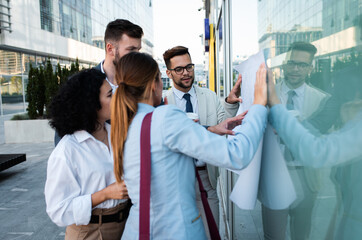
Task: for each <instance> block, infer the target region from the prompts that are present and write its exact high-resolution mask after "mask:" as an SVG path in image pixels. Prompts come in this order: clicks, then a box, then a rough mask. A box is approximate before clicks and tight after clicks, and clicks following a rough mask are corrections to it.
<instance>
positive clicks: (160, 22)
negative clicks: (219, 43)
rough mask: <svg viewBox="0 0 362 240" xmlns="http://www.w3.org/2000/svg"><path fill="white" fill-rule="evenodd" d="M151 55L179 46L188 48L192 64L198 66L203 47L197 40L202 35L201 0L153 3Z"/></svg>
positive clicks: (199, 40)
mask: <svg viewBox="0 0 362 240" xmlns="http://www.w3.org/2000/svg"><path fill="white" fill-rule="evenodd" d="M152 6H153V19H154V20H153V28H154V35H153V37H154V53H155V56H156V58H160V59H163V58H162V55H163V53H164V52H165V51H166V50H167V49H169V48H172V47H175V46H178V45H181V46H185V47H187V48H189V52H190V54H191V57H192V61H193V62H194V63H202V62H203V60H204V59H205V58H204V56H203V49H204V47H203V45H202V41H201V38H200V37H199V36H200V35H201V34H203V32H204V25H203V24H204V18H205V11H204V10H201V11H198V9H199V8H202V6H203V3H202V1H201V0H182V1H181V0H153V1H152Z"/></svg>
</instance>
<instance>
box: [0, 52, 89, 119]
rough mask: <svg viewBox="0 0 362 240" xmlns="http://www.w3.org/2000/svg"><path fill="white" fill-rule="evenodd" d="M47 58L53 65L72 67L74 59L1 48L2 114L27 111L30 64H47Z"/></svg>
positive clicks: (83, 65) (34, 65)
mask: <svg viewBox="0 0 362 240" xmlns="http://www.w3.org/2000/svg"><path fill="white" fill-rule="evenodd" d="M47 59H49V60H50V62H51V63H52V65H53V69H55V67H56V66H57V64H58V62H59V63H60V65H61V66H66V67H68V68H70V65H71V64H72V62H73V61H72V60H65V59H59V58H51V57H46V56H40V55H35V54H25V53H21V52H14V51H7V50H0V85H1V88H0V96H1V99H0V100H1V101H0V113H1V115H7V114H15V113H21V112H25V111H26V108H27V102H26V87H27V84H28V72H29V68H30V64H31V65H32V66H33V67H36V66H45V64H46V61H47ZM79 65H80V68H89V67H92V66H93V65H91V64H89V63H80V64H79Z"/></svg>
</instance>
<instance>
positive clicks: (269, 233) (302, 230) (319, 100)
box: [262, 42, 330, 240]
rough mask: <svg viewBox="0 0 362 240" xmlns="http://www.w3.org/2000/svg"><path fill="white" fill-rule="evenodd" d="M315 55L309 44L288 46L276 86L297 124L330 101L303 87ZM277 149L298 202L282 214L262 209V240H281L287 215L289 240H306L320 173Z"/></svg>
mask: <svg viewBox="0 0 362 240" xmlns="http://www.w3.org/2000/svg"><path fill="white" fill-rule="evenodd" d="M316 52H317V49H316V47H315V46H313V45H312V44H310V43H306V42H294V43H293V44H291V46H290V47H289V50H288V52H287V55H286V59H285V62H284V64H283V66H282V69H283V72H284V79H282V81H280V82H279V83H277V84H276V86H275V90H276V93H277V95H278V96H279V99H280V102H281V103H282V104H283V105H285V106H286V108H287V109H288V110H289V111H290V112H292V113H293V115H294V116H295V117H296V118H298V120H299V121H304V120H306V119H308V118H309V117H311V116H312V115H314V114H315V113H316V112H317V111H319V110H321V109H323V107H322V106H324V104H325V103H326V101H327V100H328V99H329V97H330V96H329V94H327V93H325V92H323V91H322V90H320V89H317V88H315V87H314V86H311V85H309V84H307V83H306V79H307V78H308V76H309V75H310V74H311V72H312V70H313V65H312V62H313V58H314V55H315V54H316ZM264 144H267V143H265V142H264ZM280 147H281V150H282V153H283V154H284V159H285V161H286V164H287V167H288V170H289V174H290V176H291V178H292V181H293V183H294V187H295V190H296V193H297V199H296V200H295V201H294V203H293V204H292V205H291V206H289V208H288V209H284V210H273V209H270V208H267V207H266V206H264V205H263V206H262V213H263V215H262V216H263V228H264V236H265V239H278V240H279V239H284V238H285V232H286V226H287V219H288V215H289V216H290V233H291V236H292V239H294V238H295V239H308V238H309V237H308V236H309V233H310V230H311V217H312V213H313V206H314V204H315V200H316V198H317V194H318V191H319V189H320V184H321V183H320V173H319V172H318V170H316V169H312V168H310V167H304V166H303V165H302V164H301V163H300V162H299V161H298V159H296V158H295V157H294V156H293V155H292V154H291V152H290V151H289V149H287V148H286V147H285V145H284V143H283V142H282V141H280ZM306 151H308V149H306Z"/></svg>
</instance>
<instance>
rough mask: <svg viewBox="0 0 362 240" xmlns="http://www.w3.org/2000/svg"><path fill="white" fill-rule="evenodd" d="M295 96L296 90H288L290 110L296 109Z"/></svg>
mask: <svg viewBox="0 0 362 240" xmlns="http://www.w3.org/2000/svg"><path fill="white" fill-rule="evenodd" d="M294 96H295V91H294V90H289V91H288V100H287V106H286V107H287V109H288V110H293V109H294V102H293V97H294Z"/></svg>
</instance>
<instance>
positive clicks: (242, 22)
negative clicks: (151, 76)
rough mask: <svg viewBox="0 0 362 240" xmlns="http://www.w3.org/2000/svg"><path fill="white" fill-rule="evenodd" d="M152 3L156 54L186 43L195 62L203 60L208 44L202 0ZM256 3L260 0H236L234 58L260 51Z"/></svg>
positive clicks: (159, 56)
mask: <svg viewBox="0 0 362 240" xmlns="http://www.w3.org/2000/svg"><path fill="white" fill-rule="evenodd" d="M220 1H221V0H220ZM152 5H153V9H154V12H153V17H154V22H153V24H154V54H155V57H156V58H160V59H163V58H162V54H163V53H164V52H165V51H166V50H167V49H169V48H172V47H174V46H177V45H182V46H185V47H188V48H189V52H190V54H191V57H192V60H193V62H194V63H196V64H200V63H203V61H204V60H205V57H204V45H203V44H202V38H200V37H199V36H200V35H201V34H203V33H204V18H205V10H204V9H202V10H201V11H198V9H199V8H202V7H203V2H202V0H182V1H180V0H153V1H152ZM256 7H257V0H237V1H235V0H234V1H232V9H233V10H232V20H233V25H232V32H233V59H234V60H235V59H237V58H242V57H243V56H250V55H252V54H254V53H256V52H257V51H258V45H257V12H256Z"/></svg>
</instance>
